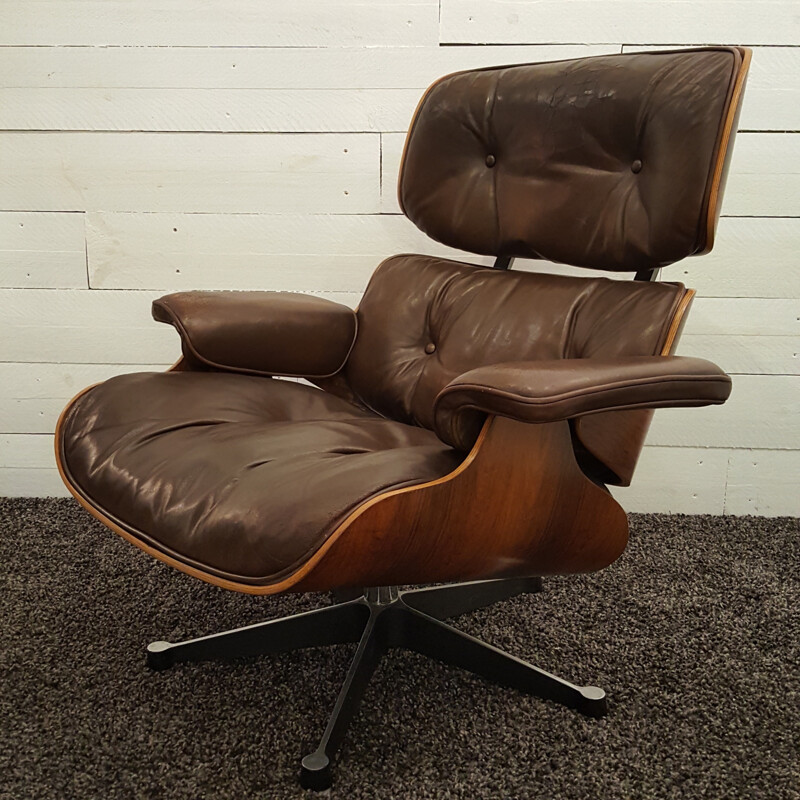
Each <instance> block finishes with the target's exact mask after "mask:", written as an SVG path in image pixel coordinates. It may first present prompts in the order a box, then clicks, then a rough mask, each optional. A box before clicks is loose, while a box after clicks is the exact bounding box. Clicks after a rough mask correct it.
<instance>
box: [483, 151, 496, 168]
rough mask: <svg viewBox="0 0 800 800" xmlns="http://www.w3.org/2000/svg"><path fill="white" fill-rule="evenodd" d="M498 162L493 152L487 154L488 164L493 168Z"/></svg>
mask: <svg viewBox="0 0 800 800" xmlns="http://www.w3.org/2000/svg"><path fill="white" fill-rule="evenodd" d="M496 163H497V159H496V158H495V157H494V156H493V155H492V154H491V153H489V155H488V156H486V166H487V167H490V168H491V167H493V166H494V165H495V164H496Z"/></svg>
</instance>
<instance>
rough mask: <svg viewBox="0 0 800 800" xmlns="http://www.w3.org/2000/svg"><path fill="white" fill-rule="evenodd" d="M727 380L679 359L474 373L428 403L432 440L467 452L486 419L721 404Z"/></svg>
mask: <svg viewBox="0 0 800 800" xmlns="http://www.w3.org/2000/svg"><path fill="white" fill-rule="evenodd" d="M730 391H731V379H730V378H729V377H728V376H727V375H726V374H725V373H724V372H723V371H722V370H721V369H720V368H719V367H718V366H716V364H712V363H711V362H710V361H706V360H704V359H702V358H686V357H682V356H628V357H623V358H566V359H557V360H555V361H537V362H530V361H518V362H510V363H504V364H492V365H490V366H487V367H478V368H477V369H473V370H470V371H469V372H466V373H464V374H463V375H460V376H459V377H458V378H456V379H455V380H453V381H451V382H450V383H449V384H447V386H445V388H444V389H442V391H441V392H440V393H439V396H438V397H437V398H436V402H435V404H434V426H435V429H436V433H437V434H438V435H439V438H440V439H442V440H443V441H445V442H448V443H450V444H452V445H453V446H454V447H458V448H462V449H463V448H464V447H468V446H470V443H471V442H473V441H474V440H475V437H476V436H477V435H478V433H479V431H480V428H481V426H482V425H483V422H484V420H485V418H486V415H487V414H495V415H499V416H503V417H511V418H512V419H517V420H520V421H522V422H532V423H542V422H554V421H556V420H561V419H569V418H571V417H576V416H580V415H582V414H592V413H595V412H599V411H610V410H620V409H632V408H669V407H674V406H706V405H712V404H719V403H724V402H725V401H726V400H727V399H728V395H729V394H730Z"/></svg>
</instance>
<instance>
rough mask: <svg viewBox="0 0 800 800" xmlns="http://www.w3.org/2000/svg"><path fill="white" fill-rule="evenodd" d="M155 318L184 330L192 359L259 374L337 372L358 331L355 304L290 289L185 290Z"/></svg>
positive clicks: (165, 300) (159, 304)
mask: <svg viewBox="0 0 800 800" xmlns="http://www.w3.org/2000/svg"><path fill="white" fill-rule="evenodd" d="M153 319H155V320H157V321H158V322H167V323H169V324H170V325H173V326H174V327H175V328H176V329H177V331H178V333H179V334H180V337H181V344H182V347H183V354H184V357H185V358H186V359H187V361H189V363H190V364H192V363H195V364H197V363H198V362H199V363H200V364H204V365H206V366H210V367H214V368H217V369H225V370H233V371H236V372H247V373H252V374H258V375H289V376H294V377H307V378H323V377H328V376H330V375H334V374H335V373H337V372H338V371H339V370H340V369H341V368H342V367H343V366H344V363H345V362H346V361H347V357H348V356H349V355H350V350H351V349H352V347H353V342H354V341H355V336H356V315H355V312H354V311H353V310H352V309H350V308H348V307H347V306H343V305H340V304H339V303H333V302H331V301H330V300H324V299H323V298H321V297H312V296H309V295H303V294H293V293H290V292H178V293H177V294H168V295H166V296H165V297H161V298H159V299H158V300H155V301H154V302H153Z"/></svg>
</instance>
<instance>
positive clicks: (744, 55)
mask: <svg viewBox="0 0 800 800" xmlns="http://www.w3.org/2000/svg"><path fill="white" fill-rule="evenodd" d="M731 50H736V51H738V53H739V55H740V57H741V63H740V64H739V69H738V71H737V74H736V78H735V80H734V84H733V90H732V92H731V101H730V105H729V106H728V112H727V114H726V115H725V121H724V122H723V125H722V135H721V137H720V145H719V150H718V152H717V159H716V163H715V164H714V172H713V177H712V178H711V189H710V192H709V196H708V212H707V215H706V241H705V244H704V245H703V248H702V249H701V250H700V251H699V252H698V253H697V255H705V254H706V253H710V252H711V250H712V249H713V247H714V239H715V237H716V233H717V223H718V221H719V213H720V204H721V201H722V194H723V192H724V190H725V181H726V179H727V174H728V166H729V165H730V158H731V154H732V148H731V139H732V138H733V137H734V136H735V135H736V129H737V128H738V122H739V114H740V113H741V110H742V96H743V94H744V87H745V84H746V82H747V74H748V72H749V71H750V62H751V61H752V59H753V51H752V50H751V49H750V48H749V47H733V48H731Z"/></svg>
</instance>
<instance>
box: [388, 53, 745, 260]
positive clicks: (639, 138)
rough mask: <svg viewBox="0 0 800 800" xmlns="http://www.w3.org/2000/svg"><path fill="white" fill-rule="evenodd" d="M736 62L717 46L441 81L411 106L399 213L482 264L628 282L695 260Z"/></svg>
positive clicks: (720, 181) (721, 173) (725, 139)
mask: <svg viewBox="0 0 800 800" xmlns="http://www.w3.org/2000/svg"><path fill="white" fill-rule="evenodd" d="M749 59H750V52H749V51H748V50H746V49H745V48H736V47H717V48H701V49H695V50H682V51H674V52H659V53H637V54H626V55H609V56H598V57H594V58H584V59H577V60H572V61H560V62H551V63H542V64H525V65H518V66H508V67H493V68H490V69H483V70H473V71H469V72H460V73H456V74H454V75H449V76H447V77H445V78H442V79H441V80H439V81H437V82H436V83H434V84H433V86H431V88H430V89H429V90H428V91H427V93H426V94H425V95H424V97H423V99H422V100H421V101H420V105H419V107H418V109H417V114H416V116H415V118H414V121H413V123H412V126H411V129H410V131H409V134H408V138H407V141H406V150H405V153H404V157H403V162H402V166H401V171H400V180H399V198H400V205H401V207H402V208H403V210H404V211H405V213H406V214H407V215H408V217H409V218H410V219H411V220H412V221H413V222H414V223H415V224H416V225H417V226H418V227H419V228H421V229H422V230H423V231H425V233H427V234H428V235H429V236H431V237H432V238H434V239H437V240H438V241H440V242H444V243H445V244H448V245H451V246H453V247H457V248H460V249H462V250H470V251H472V252H475V253H483V254H487V255H509V256H520V257H525V258H545V259H549V260H551V261H557V262H562V263H566V264H573V265H576V266H583V267H594V268H599V269H607V270H642V269H652V268H654V267H658V266H663V265H665V264H669V263H672V262H674V261H678V260H679V259H682V258H684V257H686V256H689V255H693V254H697V253H702V252H707V251H708V250H710V249H711V246H712V244H713V238H714V229H715V226H716V220H717V217H718V215H719V200H720V197H721V194H722V188H723V186H724V180H725V173H726V171H727V163H728V159H729V157H730V152H731V145H732V143H733V137H734V134H735V131H736V119H737V115H738V109H739V100H740V97H741V93H742V90H743V86H744V81H745V77H746V72H747V67H748V64H749Z"/></svg>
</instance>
